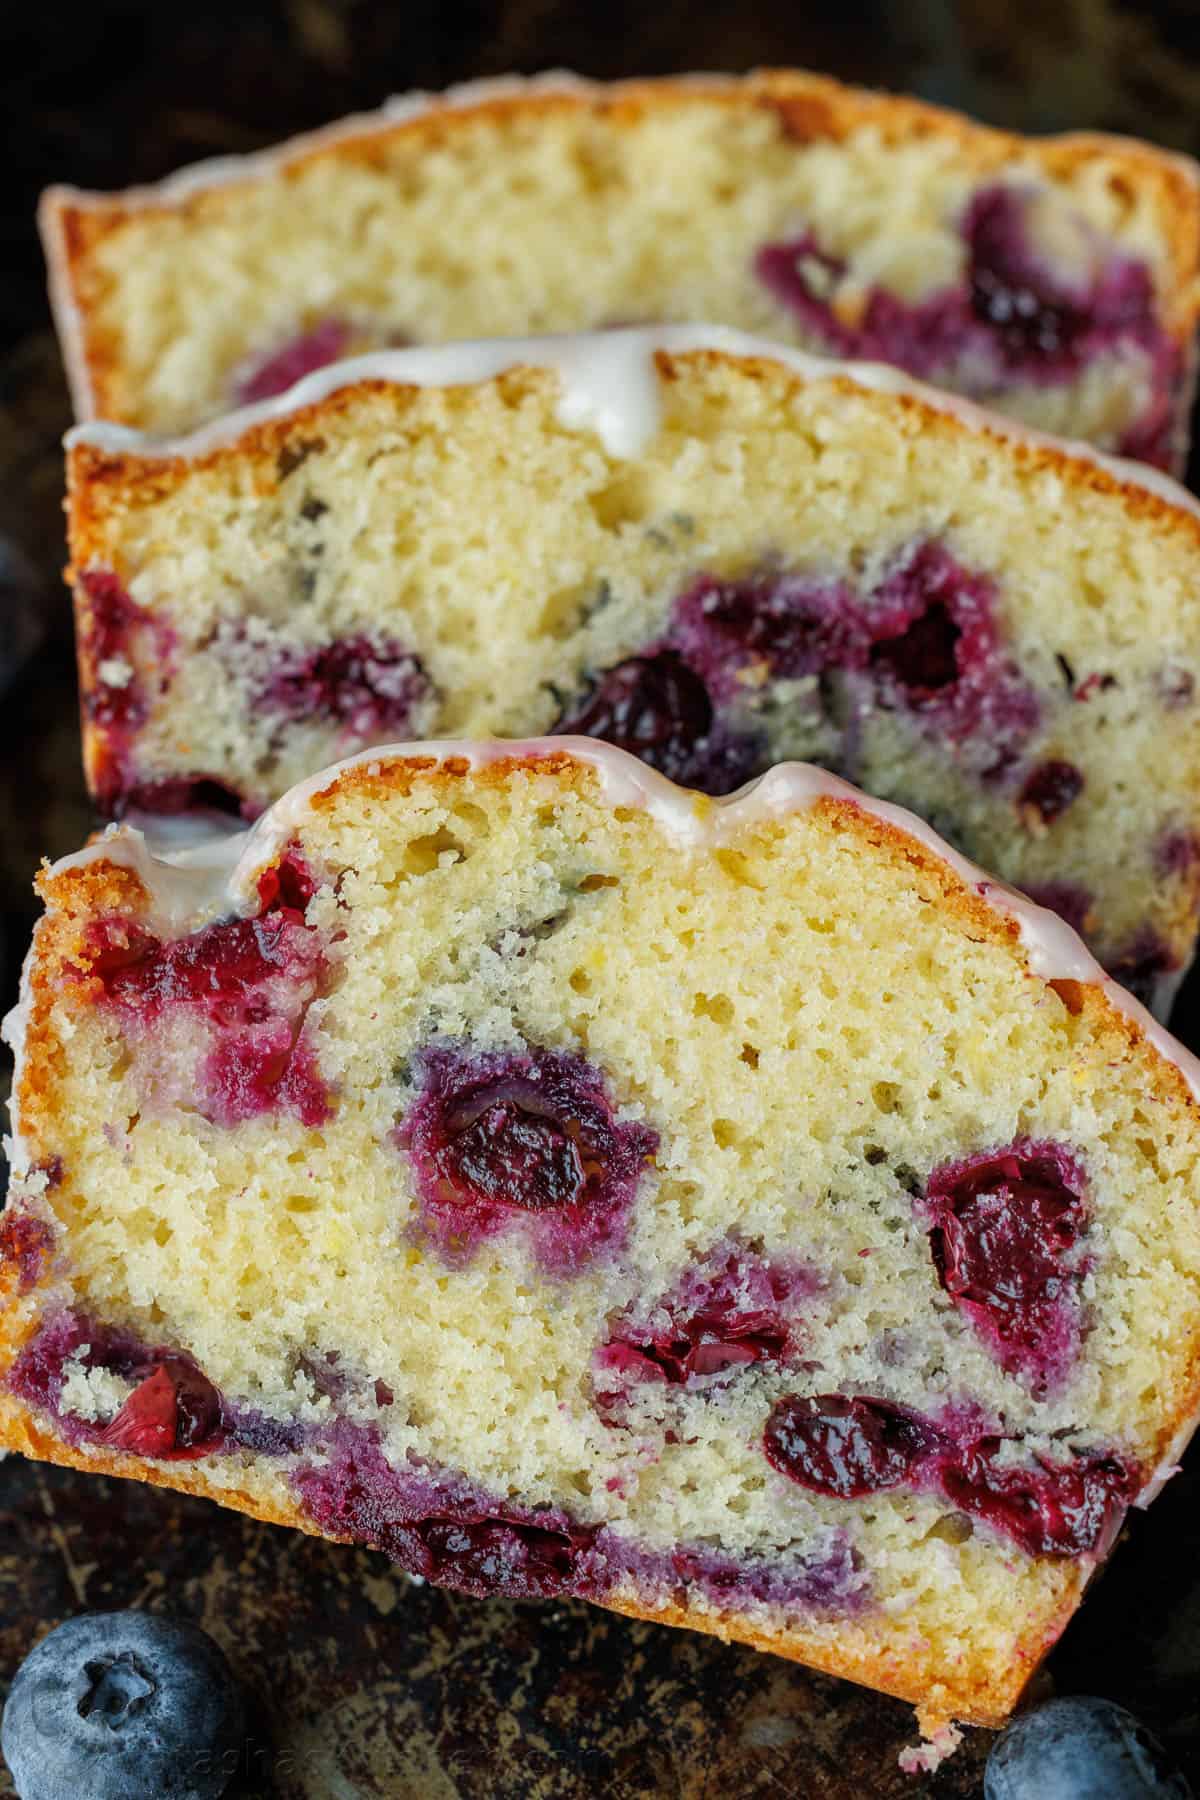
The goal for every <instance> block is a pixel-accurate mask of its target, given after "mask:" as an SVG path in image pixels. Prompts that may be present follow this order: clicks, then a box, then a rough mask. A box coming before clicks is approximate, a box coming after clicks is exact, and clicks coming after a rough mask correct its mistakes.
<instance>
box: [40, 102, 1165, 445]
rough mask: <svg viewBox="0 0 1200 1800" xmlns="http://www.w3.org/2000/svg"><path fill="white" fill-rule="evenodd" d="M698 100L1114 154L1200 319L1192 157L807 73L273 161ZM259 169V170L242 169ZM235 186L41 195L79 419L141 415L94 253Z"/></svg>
mask: <svg viewBox="0 0 1200 1800" xmlns="http://www.w3.org/2000/svg"><path fill="white" fill-rule="evenodd" d="M695 105H704V106H713V105H719V106H724V107H730V108H732V107H750V108H760V109H762V108H765V109H768V110H770V111H772V112H774V113H775V114H776V115H777V116H778V118H779V120H780V123H781V126H782V128H783V129H784V131H786V133H787V134H788V135H789V136H790V137H792V138H794V139H795V140H796V141H797V142H799V143H811V142H813V141H818V140H822V139H827V140H830V141H833V142H839V141H841V140H843V139H844V138H846V137H848V136H849V135H850V134H851V133H852V132H855V131H858V130H860V129H862V128H864V127H871V128H873V129H874V130H876V131H877V132H878V133H879V134H880V137H881V139H882V140H883V142H884V143H886V144H888V145H891V146H895V145H900V144H904V143H908V142H913V141H920V140H922V139H928V138H934V137H936V138H940V139H942V140H943V141H946V142H950V143H953V144H954V146H955V147H956V149H957V150H958V152H959V153H960V155H961V156H962V157H963V159H964V160H965V161H967V162H968V163H970V164H971V165H972V166H973V168H974V169H975V170H976V171H977V173H978V174H979V175H981V176H982V175H986V174H988V173H991V172H992V171H994V170H996V169H998V168H1000V167H1001V166H1002V165H1004V164H1005V163H1008V162H1010V161H1011V160H1012V159H1013V158H1014V157H1016V156H1020V157H1023V158H1026V159H1032V160H1033V161H1035V162H1036V163H1038V164H1040V165H1041V167H1042V169H1043V170H1044V171H1045V174H1046V176H1047V178H1048V179H1051V180H1054V179H1061V180H1069V179H1070V178H1071V177H1072V176H1073V175H1074V174H1075V173H1076V171H1077V170H1078V169H1079V168H1080V167H1081V166H1084V165H1086V164H1089V163H1092V162H1094V161H1096V160H1098V159H1102V160H1103V161H1104V162H1106V163H1107V164H1108V165H1109V175H1108V180H1109V182H1110V184H1111V186H1112V187H1113V188H1114V190H1116V191H1120V192H1121V193H1122V194H1124V195H1132V194H1135V193H1136V194H1141V195H1144V196H1145V197H1146V199H1147V200H1148V202H1149V204H1150V205H1151V207H1152V208H1153V210H1154V212H1155V215H1156V217H1157V220H1158V224H1159V236H1160V238H1161V241H1162V244H1163V247H1164V253H1165V254H1166V256H1167V257H1168V258H1169V263H1170V281H1169V283H1168V285H1167V287H1166V290H1165V292H1164V295H1163V304H1164V311H1165V317H1166V323H1167V327H1168V330H1169V331H1170V333H1171V335H1172V337H1173V338H1174V339H1175V340H1176V342H1177V343H1178V344H1179V345H1180V346H1184V347H1186V346H1187V345H1188V344H1189V343H1190V340H1191V339H1192V337H1193V335H1194V332H1195V329H1196V323H1197V318H1198V317H1200V171H1196V170H1194V169H1193V167H1192V166H1191V165H1190V164H1189V163H1188V162H1187V161H1185V159H1184V158H1182V157H1179V156H1174V155H1171V154H1168V153H1167V152H1165V151H1162V150H1158V149H1156V148H1155V147H1154V146H1152V145H1150V144H1145V143H1141V142H1138V141H1137V140H1135V139H1130V138H1120V137H1112V136H1107V135H1105V134H1103V133H1089V132H1075V133H1069V134H1065V135H1063V136H1059V137H1052V138H1042V139H1038V138H1027V137H1021V136H1019V135H1018V134H1016V133H1013V132H1007V131H1001V130H998V129H996V128H995V127H992V126H987V125H981V124H978V123H976V122H975V121H973V120H972V119H969V118H967V117H966V116H965V115H963V114H961V113H956V112H951V111H949V110H948V109H945V108H942V107H937V106H931V105H929V104H928V103H926V102H925V101H920V100H914V99H909V98H907V97H906V96H903V95H893V94H882V93H875V92H872V91H870V90H868V89H864V88H852V87H844V86H842V85H841V84H840V83H838V82H836V81H833V80H831V79H829V78H828V77H825V76H819V75H810V74H807V73H805V72H804V71H801V70H792V69H768V70H761V71H758V72H757V73H754V74H750V75H747V76H744V77H742V78H740V79H721V78H711V79H707V80H706V79H704V78H691V79H685V80H680V79H678V78H670V77H666V78H663V79H660V80H639V81H629V82H619V83H615V84H613V85H611V86H609V87H604V86H602V85H596V86H582V85H581V86H578V87H564V88H563V89H561V90H560V91H555V92H549V91H545V90H529V89H527V90H520V89H517V90H514V91H513V92H510V93H503V94H491V95H488V96H482V97H480V98H478V99H474V100H466V101H454V100H451V101H449V102H448V103H446V104H444V105H438V104H436V103H435V104H434V105H433V106H431V108H430V109H429V110H428V111H425V112H420V113H417V114H415V115H414V116H411V117H409V118H405V119H400V120H392V121H383V122H381V123H380V124H378V125H373V126H364V128H363V129H362V130H361V131H353V130H351V131H349V132H347V134H346V135H337V136H333V137H330V138H328V139H326V140H325V141H322V139H321V134H319V133H318V134H315V137H314V138H312V139H298V140H296V141H295V147H294V149H289V146H288V145H283V146H280V149H279V161H278V162H277V163H276V164H275V165H274V167H275V169H277V170H278V172H279V173H281V174H282V175H283V176H284V177H285V178H287V177H289V176H292V175H294V174H297V173H299V172H300V171H301V170H303V169H305V168H307V167H308V166H309V165H310V164H311V163H313V162H314V161H317V160H319V159H322V158H328V157H338V158H346V159H351V160H358V161H363V162H374V163H379V162H382V161H383V160H385V159H386V157H387V154H388V152H389V150H390V148H391V147H392V145H393V144H396V143H399V142H400V141H402V140H406V141H408V142H417V143H419V144H421V145H422V147H426V148H434V147H436V145H437V144H438V143H439V142H442V141H445V140H446V139H447V138H450V137H452V136H454V135H455V134H457V133H459V132H462V131H469V130H471V129H473V128H475V127H476V126H478V125H480V124H484V125H493V126H503V125H505V124H507V123H508V122H510V121H512V120H528V119H531V118H538V117H547V116H552V115H554V114H561V113H564V112H573V113H581V112H587V113H590V114H592V115H594V116H596V117H601V118H606V119H608V120H611V121H612V122H614V123H616V124H617V125H618V126H621V127H622V128H625V129H632V128H633V127H635V126H636V124H637V123H638V121H639V120H640V119H642V118H643V117H645V116H646V114H648V113H650V112H653V111H656V110H661V109H663V108H668V107H677V108H686V107H689V106H695ZM255 178H256V177H255V174H254V171H253V169H251V170H250V171H249V172H248V174H247V175H246V176H244V177H243V178H242V180H250V181H252V180H254V179H255ZM236 185H238V183H237V180H236V178H235V180H234V181H233V182H223V183H222V184H221V185H215V184H214V185H213V186H209V187H198V188H196V189H194V190H193V191H192V192H191V193H189V194H187V195H186V196H184V197H182V198H179V199H169V198H163V197H162V195H161V194H160V193H156V191H155V190H154V189H140V190H130V191H129V192H127V193H125V194H119V193H118V194H114V195H111V196H105V195H88V194H83V193H80V192H78V191H77V190H74V189H69V188H51V189H49V190H48V191H47V193H46V194H45V195H44V196H43V200H42V205H41V208H40V215H39V216H40V222H41V229H42V235H43V239H44V242H45V245H46V252H47V258H48V261H49V264H50V269H51V285H52V290H53V292H54V298H55V308H56V312H57V314H58V319H59V327H60V335H61V336H62V337H63V339H64V343H65V344H66V346H67V349H68V356H69V360H70V361H71V362H72V363H73V364H74V365H75V366H74V367H73V368H72V371H71V372H72V386H73V389H74V393H75V401H76V411H77V413H78V415H79V416H80V417H81V418H105V419H113V420H117V421H121V422H126V423H130V424H134V425H136V424H138V423H140V420H139V418H138V416H137V413H136V409H135V407H134V406H133V404H132V402H131V400H130V397H129V396H128V395H127V394H126V393H124V392H123V391H122V389H123V374H122V360H121V352H120V344H119V341H118V340H117V338H116V337H115V335H114V334H113V333H112V332H111V331H108V330H106V329H105V328H104V327H103V326H102V325H101V324H100V323H99V322H98V319H97V316H96V313H97V302H98V300H99V298H100V294H101V292H102V287H103V281H102V277H101V276H100V274H99V271H98V267H97V262H96V252H97V250H98V248H99V246H100V245H101V244H103V243H105V242H106V241H107V240H108V239H110V238H112V237H114V236H116V235H119V233H120V232H121V231H122V230H123V229H124V228H125V226H126V225H127V224H128V223H129V222H130V221H131V220H134V219H139V218H144V217H145V216H146V215H147V213H152V212H158V213H160V214H163V215H166V214H179V215H180V216H183V217H187V216H188V215H189V214H196V213H198V212H200V211H204V212H206V213H211V212H213V211H219V210H221V209H222V208H223V207H224V206H225V205H226V204H227V196H228V193H229V191H230V188H231V187H236Z"/></svg>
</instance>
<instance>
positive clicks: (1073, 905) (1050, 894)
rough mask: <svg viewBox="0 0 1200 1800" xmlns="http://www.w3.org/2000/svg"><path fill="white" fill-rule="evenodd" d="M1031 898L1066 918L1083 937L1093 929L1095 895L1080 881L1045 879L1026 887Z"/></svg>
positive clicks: (1073, 929) (1061, 917) (1060, 916)
mask: <svg viewBox="0 0 1200 1800" xmlns="http://www.w3.org/2000/svg"><path fill="white" fill-rule="evenodd" d="M1026 892H1027V893H1028V895H1029V898H1030V899H1031V900H1033V901H1035V902H1036V904H1037V905H1038V906H1045V907H1047V908H1048V909H1049V910H1050V911H1051V912H1054V913H1057V914H1058V916H1059V918H1060V919H1065V920H1066V922H1067V924H1068V925H1069V926H1070V927H1071V929H1072V931H1077V932H1078V933H1079V935H1080V936H1081V937H1083V936H1085V935H1086V934H1087V932H1088V931H1089V930H1090V929H1091V926H1092V923H1093V921H1094V919H1095V904H1096V902H1095V897H1094V895H1092V894H1091V893H1090V892H1089V890H1088V889H1087V888H1085V887H1083V886H1082V885H1081V884H1080V883H1078V882H1073V881H1043V882H1039V883H1037V884H1036V885H1033V886H1030V887H1028V888H1027V889H1026Z"/></svg>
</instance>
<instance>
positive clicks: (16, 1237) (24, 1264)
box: [0, 1199, 54, 1294]
mask: <svg viewBox="0 0 1200 1800" xmlns="http://www.w3.org/2000/svg"><path fill="white" fill-rule="evenodd" d="M53 1250H54V1231H53V1229H52V1227H51V1226H50V1224H49V1222H48V1221H47V1220H45V1219H41V1218H39V1217H38V1216H37V1214H36V1213H33V1212H30V1211H28V1210H27V1209H26V1208H25V1207H23V1206H21V1205H20V1204H19V1203H18V1202H17V1201H16V1200H14V1199H10V1200H9V1202H8V1205H7V1206H6V1207H5V1209H4V1212H3V1214H0V1261H2V1262H5V1263H8V1264H9V1265H10V1267H12V1268H14V1269H15V1270H16V1278H17V1282H16V1285H17V1292H18V1293H19V1294H27V1293H29V1291H30V1290H31V1289H32V1288H35V1287H36V1286H37V1284H38V1282H39V1281H40V1280H41V1279H42V1276H43V1275H44V1273H45V1271H46V1267H47V1265H48V1263H49V1261H50V1257H51V1255H52V1253H53Z"/></svg>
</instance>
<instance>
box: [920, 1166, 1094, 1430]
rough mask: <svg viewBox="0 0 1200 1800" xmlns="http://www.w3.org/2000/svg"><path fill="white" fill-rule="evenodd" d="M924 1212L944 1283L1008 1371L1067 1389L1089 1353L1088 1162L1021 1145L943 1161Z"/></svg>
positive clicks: (1047, 1388)
mask: <svg viewBox="0 0 1200 1800" xmlns="http://www.w3.org/2000/svg"><path fill="white" fill-rule="evenodd" d="M918 1209H919V1211H920V1213H921V1215H922V1216H923V1217H924V1219H925V1221H926V1222H927V1224H928V1229H929V1250H930V1255H931V1257H932V1259H933V1265H934V1269H935V1270H936V1273H937V1278H938V1281H939V1283H940V1285H941V1287H942V1288H943V1289H944V1290H945V1292H946V1293H947V1294H948V1295H949V1296H950V1298H951V1299H952V1300H953V1301H954V1304H955V1306H956V1307H957V1308H958V1310H959V1311H960V1312H961V1313H962V1314H963V1316H964V1317H965V1318H967V1319H969V1320H970V1321H971V1324H972V1325H973V1327H974V1328H975V1330H976V1331H977V1332H978V1334H979V1336H980V1337H981V1338H982V1340H983V1341H984V1343H986V1344H987V1345H988V1347H989V1348H990V1349H991V1350H992V1352H993V1354H994V1355H995V1356H996V1358H997V1360H998V1362H999V1363H1000V1366H1001V1367H1002V1368H1003V1369H1005V1370H1006V1371H1007V1372H1008V1373H1009V1374H1013V1375H1017V1376H1019V1377H1020V1378H1021V1379H1022V1380H1024V1381H1025V1382H1026V1383H1027V1384H1028V1385H1029V1386H1030V1387H1031V1388H1032V1390H1033V1391H1034V1392H1035V1393H1036V1394H1039V1395H1040V1394H1046V1393H1050V1392H1053V1391H1055V1390H1057V1389H1059V1388H1061V1387H1062V1385H1063V1383H1064V1382H1065V1381H1066V1379H1067V1378H1068V1376H1069V1375H1070V1372H1071V1370H1072V1368H1073V1366H1074V1364H1075V1361H1076V1358H1077V1356H1078V1353H1079V1345H1080V1339H1081V1335H1082V1309H1081V1304H1080V1298H1079V1282H1080V1280H1081V1278H1082V1276H1083V1275H1084V1274H1085V1273H1086V1271H1087V1267H1088V1261H1087V1256H1086V1252H1085V1250H1084V1247H1083V1244H1084V1239H1085V1237H1086V1232H1087V1225H1088V1206H1087V1178H1086V1175H1085V1173H1084V1170H1083V1166H1082V1164H1081V1163H1080V1161H1079V1158H1078V1157H1077V1156H1076V1155H1074V1153H1073V1152H1071V1151H1070V1150H1068V1149H1066V1148H1065V1146H1063V1145H1061V1144H1054V1143H1033V1142H1029V1141H1027V1140H1021V1141H1019V1142H1018V1143H1015V1144H1013V1145H1011V1146H1009V1147H1008V1148H1006V1149H1001V1150H995V1151H984V1152H981V1153H980V1154H978V1155H976V1156H972V1157H968V1158H966V1159H965V1160H963V1161H960V1162H951V1163H943V1164H941V1165H940V1166H939V1167H938V1168H936V1169H934V1170H933V1172H932V1173H931V1175H930V1177H929V1179H928V1181H927V1182H926V1184H925V1192H924V1196H923V1198H922V1199H921V1200H920V1201H919V1202H918Z"/></svg>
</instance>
